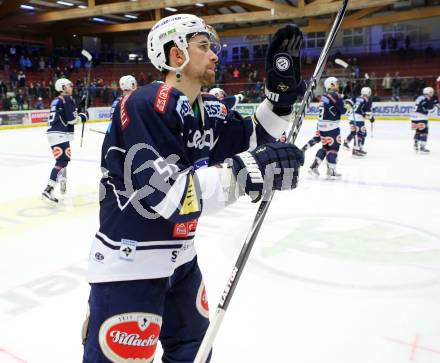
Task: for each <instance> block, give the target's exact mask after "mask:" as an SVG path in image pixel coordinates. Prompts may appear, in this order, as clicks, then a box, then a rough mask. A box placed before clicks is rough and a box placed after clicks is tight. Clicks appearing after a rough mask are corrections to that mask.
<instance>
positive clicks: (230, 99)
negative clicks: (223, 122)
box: [209, 87, 244, 110]
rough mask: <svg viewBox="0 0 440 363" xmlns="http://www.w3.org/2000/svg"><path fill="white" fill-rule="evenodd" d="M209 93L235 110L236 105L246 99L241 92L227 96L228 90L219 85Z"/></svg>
mask: <svg viewBox="0 0 440 363" xmlns="http://www.w3.org/2000/svg"><path fill="white" fill-rule="evenodd" d="M209 94H211V95H213V96H215V97H217V99H218V100H220V101H222V102H223V103H224V104H225V105H226V107H227V108H228V109H230V110H235V107H236V106H237V105H238V104H239V103H240V102H242V101H243V100H244V96H243V95H242V94H241V93H239V94H236V95H232V96H227V95H226V92H225V91H224V90H223V89H221V88H218V87H215V88H212V89H210V90H209Z"/></svg>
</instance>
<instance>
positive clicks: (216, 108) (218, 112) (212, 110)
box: [203, 101, 228, 120]
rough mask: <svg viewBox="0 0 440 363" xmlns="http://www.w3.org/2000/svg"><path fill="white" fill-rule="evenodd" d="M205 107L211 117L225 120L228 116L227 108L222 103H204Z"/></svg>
mask: <svg viewBox="0 0 440 363" xmlns="http://www.w3.org/2000/svg"><path fill="white" fill-rule="evenodd" d="M203 107H204V108H205V110H206V112H207V113H208V115H209V117H217V118H220V119H222V120H224V119H225V118H226V116H227V114H228V109H227V107H226V106H225V105H224V104H223V103H221V102H220V101H203Z"/></svg>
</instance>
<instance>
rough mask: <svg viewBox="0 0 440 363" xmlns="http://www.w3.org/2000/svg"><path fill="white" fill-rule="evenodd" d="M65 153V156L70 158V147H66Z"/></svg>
mask: <svg viewBox="0 0 440 363" xmlns="http://www.w3.org/2000/svg"><path fill="white" fill-rule="evenodd" d="M66 155H67V157H68V158H69V159H70V158H71V156H72V151H71V149H70V147H68V148H67V149H66Z"/></svg>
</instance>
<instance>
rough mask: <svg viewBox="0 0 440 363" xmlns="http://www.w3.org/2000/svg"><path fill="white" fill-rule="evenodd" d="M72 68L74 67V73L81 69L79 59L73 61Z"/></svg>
mask: <svg viewBox="0 0 440 363" xmlns="http://www.w3.org/2000/svg"><path fill="white" fill-rule="evenodd" d="M74 67H75V72H76V73H78V72H79V69H80V68H81V60H80V59H79V58H76V59H75V62H74Z"/></svg>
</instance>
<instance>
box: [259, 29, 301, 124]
mask: <svg viewBox="0 0 440 363" xmlns="http://www.w3.org/2000/svg"><path fill="white" fill-rule="evenodd" d="M302 42H303V35H302V32H301V30H299V28H298V27H297V26H296V25H293V24H289V25H286V26H284V27H283V28H281V29H278V31H277V32H276V33H275V34H274V36H273V37H272V41H271V42H270V44H269V48H268V50H267V54H266V84H265V90H264V91H265V94H266V97H267V98H268V99H269V101H271V102H272V104H273V105H274V109H273V111H274V112H275V113H276V114H277V115H279V116H283V115H287V114H289V113H290V112H291V109H292V105H293V104H294V103H295V100H296V99H297V97H298V96H299V95H302V94H303V93H304V91H305V88H306V87H305V84H304V83H303V82H302V81H301V47H302Z"/></svg>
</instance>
